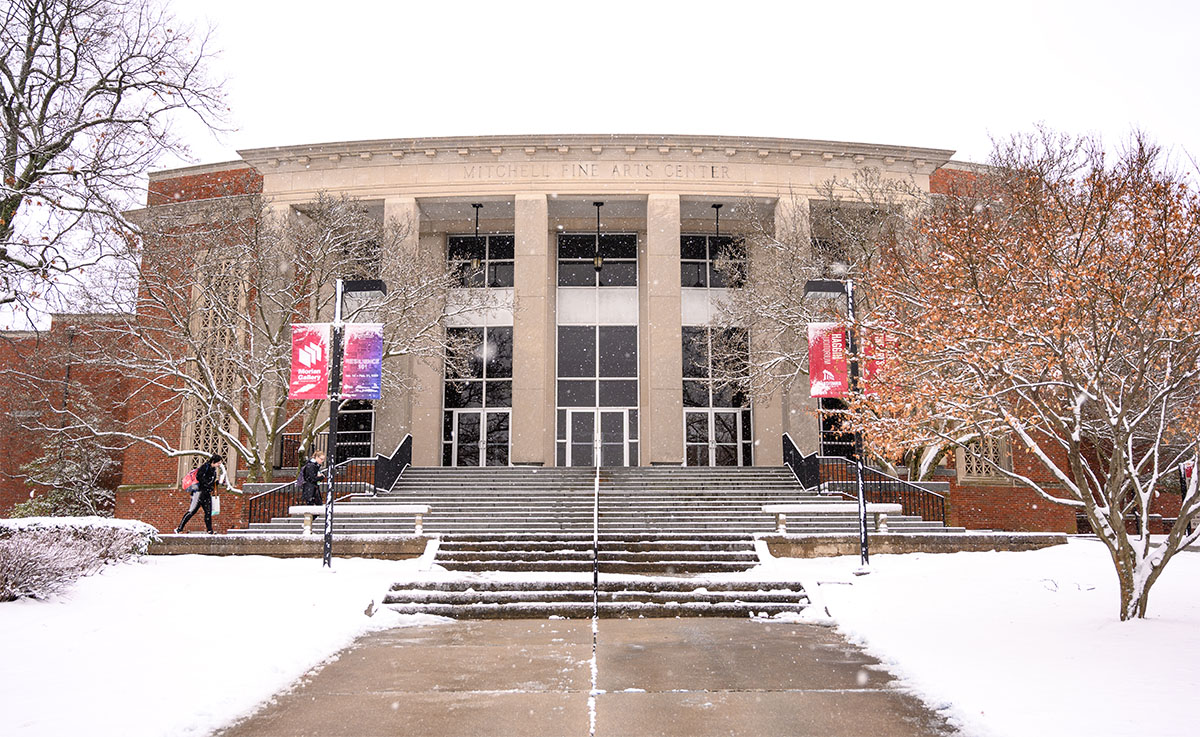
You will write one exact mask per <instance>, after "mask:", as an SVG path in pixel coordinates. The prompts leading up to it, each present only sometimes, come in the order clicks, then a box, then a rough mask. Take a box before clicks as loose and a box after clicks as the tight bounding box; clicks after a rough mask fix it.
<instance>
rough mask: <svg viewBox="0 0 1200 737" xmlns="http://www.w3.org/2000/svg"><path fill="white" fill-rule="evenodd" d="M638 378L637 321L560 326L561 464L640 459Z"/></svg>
mask: <svg viewBox="0 0 1200 737" xmlns="http://www.w3.org/2000/svg"><path fill="white" fill-rule="evenodd" d="M605 268H608V267H607V264H606V265H605ZM637 377H638V329H637V326H636V325H560V326H559V327H558V407H559V409H558V417H557V420H558V423H557V424H558V433H557V446H558V450H557V457H558V465H560V466H566V465H572V466H590V465H603V466H624V465H629V466H636V465H637V464H638V424H637V423H638V410H637V407H638V378H637Z"/></svg>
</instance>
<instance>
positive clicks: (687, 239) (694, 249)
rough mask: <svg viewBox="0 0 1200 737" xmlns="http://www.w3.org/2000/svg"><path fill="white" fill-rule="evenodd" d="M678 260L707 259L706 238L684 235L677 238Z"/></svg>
mask: <svg viewBox="0 0 1200 737" xmlns="http://www.w3.org/2000/svg"><path fill="white" fill-rule="evenodd" d="M679 258H686V259H694V260H697V261H704V260H706V259H707V258H708V238H707V237H706V236H703V235H685V236H681V237H680V238H679Z"/></svg>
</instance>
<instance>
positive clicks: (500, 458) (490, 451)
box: [487, 442, 508, 466]
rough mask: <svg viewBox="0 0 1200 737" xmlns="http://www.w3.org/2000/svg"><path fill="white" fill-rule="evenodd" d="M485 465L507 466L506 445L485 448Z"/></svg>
mask: <svg viewBox="0 0 1200 737" xmlns="http://www.w3.org/2000/svg"><path fill="white" fill-rule="evenodd" d="M487 465H489V466H507V465H508V443H507V442H506V443H504V444H503V445H489V446H488V447H487Z"/></svg>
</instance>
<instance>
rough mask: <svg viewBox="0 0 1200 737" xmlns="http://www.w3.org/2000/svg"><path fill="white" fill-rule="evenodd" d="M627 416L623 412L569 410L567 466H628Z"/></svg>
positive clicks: (625, 412) (624, 411)
mask: <svg viewBox="0 0 1200 737" xmlns="http://www.w3.org/2000/svg"><path fill="white" fill-rule="evenodd" d="M627 414H628V413H627V411H626V410H595V409H584V410H579V409H574V410H569V411H568V413H567V415H568V421H567V431H568V432H567V439H566V440H567V458H566V463H567V465H568V466H595V465H601V466H628V465H630V460H631V459H630V458H629V456H628V448H629V442H628V441H629V439H630V438H629V437H628V436H629V433H628V431H627V426H626V416H627ZM597 459H599V461H600V462H599V464H597V463H596V461H597Z"/></svg>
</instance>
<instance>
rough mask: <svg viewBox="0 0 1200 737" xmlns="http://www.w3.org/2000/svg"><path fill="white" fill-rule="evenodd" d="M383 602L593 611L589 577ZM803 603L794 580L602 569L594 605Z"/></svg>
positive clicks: (623, 611)
mask: <svg viewBox="0 0 1200 737" xmlns="http://www.w3.org/2000/svg"><path fill="white" fill-rule="evenodd" d="M384 604H385V605H387V606H389V607H391V608H392V609H394V610H396V611H397V612H400V613H402V614H438V615H442V616H447V617H456V618H462V619H516V618H529V619H534V618H540V619H545V618H546V617H566V618H583V617H591V616H592V613H593V593H592V579H591V577H588V578H587V579H586V580H582V579H580V580H566V581H564V580H529V581H486V580H481V581H472V580H464V581H433V582H422V583H416V584H410V583H398V584H395V585H394V586H392V590H391V591H390V592H388V595H387V597H386V598H385V599H384ZM808 604H809V600H808V595H807V594H805V593H804V591H803V589H801V588H800V586H799V584H797V583H795V582H784V581H777V582H773V581H719V582H718V581H698V580H695V579H690V580H689V579H684V578H677V579H663V578H647V577H642V576H625V577H607V578H605V577H602V578H601V579H600V586H599V590H598V592H597V595H596V601H595V604H594V606H595V611H596V612H597V613H598V614H599V616H601V617H747V616H772V615H776V614H782V613H786V612H800V611H802V610H803V609H804V608H805V607H807V606H808Z"/></svg>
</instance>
